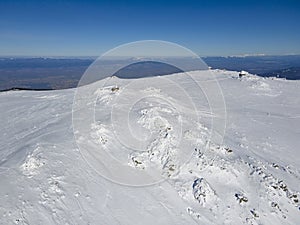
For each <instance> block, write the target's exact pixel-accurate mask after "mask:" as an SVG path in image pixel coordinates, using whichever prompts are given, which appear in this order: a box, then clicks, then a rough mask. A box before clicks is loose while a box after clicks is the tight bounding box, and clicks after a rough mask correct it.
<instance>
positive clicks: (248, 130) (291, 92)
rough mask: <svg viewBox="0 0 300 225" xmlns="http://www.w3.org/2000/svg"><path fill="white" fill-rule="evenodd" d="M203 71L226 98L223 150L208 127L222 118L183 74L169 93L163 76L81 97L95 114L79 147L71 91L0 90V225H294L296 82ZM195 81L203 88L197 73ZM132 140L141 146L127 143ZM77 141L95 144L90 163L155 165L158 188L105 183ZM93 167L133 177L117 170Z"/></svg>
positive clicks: (115, 82) (298, 217)
mask: <svg viewBox="0 0 300 225" xmlns="http://www.w3.org/2000/svg"><path fill="white" fill-rule="evenodd" d="M211 73H213V74H214V75H215V77H216V79H217V81H218V82H219V84H220V86H221V88H222V91H223V94H224V98H225V102H226V107H227V123H226V125H227V127H226V132H225V136H224V142H223V143H222V144H219V143H215V142H213V141H211V142H210V144H209V147H208V148H207V141H208V140H213V139H211V137H210V135H211V132H210V131H211V120H212V118H216V119H218V116H220V115H218V114H215V113H212V112H211V111H210V110H209V105H208V104H207V101H205V98H204V97H203V96H202V95H201V94H199V93H195V92H194V91H196V90H197V89H196V88H195V86H193V84H194V81H193V80H192V79H188V78H187V77H186V76H185V75H184V74H182V73H179V74H174V75H170V76H168V79H170V80H171V81H174V86H168V87H169V88H168V89H167V88H166V89H163V88H159V87H158V86H157V85H155V84H156V83H155V82H156V81H158V80H159V81H161V79H160V78H159V77H151V78H142V79H138V81H136V82H137V83H138V84H140V86H139V89H138V90H137V89H135V88H128V86H126V85H127V84H128V81H127V80H126V79H120V78H117V77H113V78H109V79H107V80H103V81H100V82H105V85H102V86H101V85H100V86H101V87H99V83H98V84H97V88H96V90H95V91H94V92H90V93H89V94H91V96H97V98H96V101H95V102H93V101H91V102H88V105H85V107H89V106H90V105H89V104H91V106H93V107H94V108H95V116H94V120H93V122H92V123H91V124H86V125H87V126H86V128H87V131H88V132H87V133H86V134H85V135H78V136H77V138H78V139H76V140H75V139H74V135H73V126H72V106H73V105H72V104H73V97H74V94H75V90H64V91H49V92H33V91H18V92H3V93H0V104H1V109H2V110H1V113H0V115H1V117H0V122H1V125H2V128H1V135H0V143H1V145H0V156H1V158H0V166H1V168H0V180H1V185H0V224H8V225H9V224H30V225H32V224H72V225H73V224H107V225H114V224H122V225H129V224H130V225H131V224H141V225H145V224H154V223H155V224H162V225H166V224H167V225H174V224H178V225H182V224H238V225H240V224H297V223H298V221H300V208H299V207H300V204H299V196H300V193H299V191H300V189H299V182H300V171H299V168H300V161H299V156H300V152H299V146H300V141H299V126H300V108H299V107H300V104H299V103H300V102H299V101H300V100H299V99H300V96H299V94H300V83H299V82H298V81H286V80H281V79H276V78H266V79H264V78H260V77H257V76H254V75H251V74H248V75H246V76H243V77H242V78H239V76H238V72H232V71H221V70H213V71H211ZM201 74H202V76H201ZM192 75H193V79H195V81H197V79H201V82H203V81H204V76H203V71H195V72H193V73H192ZM145 82H147V85H144V86H143V83H145ZM177 82H181V84H183V85H186V86H185V87H191V89H190V93H191V94H194V97H195V98H196V97H197V96H199V98H198V99H196V102H197V104H198V103H199V106H201V107H200V108H198V110H197V112H198V114H199V115H200V116H199V119H195V118H197V117H195V114H194V113H195V111H194V110H192V109H191V108H190V106H191V104H189V103H188V102H186V99H185V98H184V97H180V96H181V93H180V92H179V91H178V92H176V93H175V95H174V94H173V95H172V96H171V95H170V94H169V92H171V90H172V88H175V87H176V86H175V85H176V83H177ZM190 82H191V84H190ZM206 82H210V81H209V79H207V80H206ZM150 84H153V85H150ZM91 85H93V84H91ZM94 85H96V84H94ZM151 86H152V87H151ZM143 87H145V88H143ZM193 88H195V89H193ZM176 90H177V88H176ZM176 94H177V95H176ZM136 96H137V97H141V96H146V97H145V98H143V100H142V101H136V102H135V104H133V106H132V107H131V108H130V111H129V112H130V113H129V114H127V115H126V117H127V116H128V117H127V118H126V120H127V121H129V128H130V129H131V132H132V133H129V132H128V130H126V129H125V128H124V127H123V122H124V121H123V119H125V116H124V114H123V113H124V111H122V110H125V111H126V110H127V108H126V107H127V105H126V104H127V103H128V100H130V99H132V98H135V97H136ZM201 103H202V104H201ZM77 109H78V110H79V111H78V112H80V110H81V108H80V107H79V108H77ZM215 112H217V110H216V111H215ZM111 113H112V114H113V115H112V116H111ZM82 119H83V120H84V117H83V118H82ZM75 133H76V129H75ZM132 134H134V135H136V136H135V137H136V142H135V143H139V144H140V145H138V146H137V145H133V144H132V143H133V142H129V143H128V140H131V138H132V136H131V135H132ZM75 136H76V134H75ZM149 137H150V138H149ZM86 140H88V141H89V143H86ZM143 140H147V142H146V141H143ZM77 141H81V142H82V143H85V144H86V146H93V147H94V149H93V150H95V152H94V157H98V156H99V155H98V152H99V154H100V156H101V154H102V152H106V153H108V154H109V155H110V156H111V157H112V158H114V159H115V160H116V162H118V163H120V164H122V165H124V166H126V167H130V168H131V169H132V170H134V171H142V172H141V174H145V171H146V173H148V171H149V173H151V170H152V168H157V169H158V171H159V172H161V174H160V176H161V177H163V178H164V179H163V180H162V181H161V182H159V183H155V184H153V185H150V186H149V185H148V186H143V187H134V186H127V185H124V184H123V185H120V184H118V183H116V182H114V181H111V180H109V179H106V178H104V177H103V176H101V174H99V173H98V171H97V170H96V169H95V168H94V167H93V166H94V165H91V164H89V163H88V161H87V160H86V158H84V157H83V156H82V151H81V149H79V148H78V145H77ZM144 142H146V144H144ZM128 145H129V147H130V148H131V147H135V148H136V151H128V150H127V149H126V146H127V147H128ZM132 145H133V146H132ZM139 149H145V151H138V150H139ZM182 154H183V155H184V154H187V155H184V157H183V155H182ZM182 157H183V158H184V160H182ZM98 162H101V160H100V161H98ZM106 166H111V167H108V168H106ZM100 167H101V168H102V169H105V168H106V169H107V171H106V172H107V174H109V173H110V172H115V173H119V174H118V175H120V176H126V177H124V180H127V179H130V177H129V176H130V174H127V173H126V172H127V171H120V170H119V169H120V167H119V165H109V164H107V165H100ZM114 168H117V170H114ZM150 175H153V174H150ZM156 175H157V174H154V176H156Z"/></svg>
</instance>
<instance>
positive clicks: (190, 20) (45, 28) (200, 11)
mask: <svg viewBox="0 0 300 225" xmlns="http://www.w3.org/2000/svg"><path fill="white" fill-rule="evenodd" d="M299 21H300V1H297V0H296V1H293V0H285V1H276V0H273V1H263V0H262V1H256V0H252V1H248V0H246V1H243V0H240V1H230V0H229V1H214V0H212V1H208V0H205V1H201V0H198V1H197V0H195V1H192V0H185V1H175V0H173V1H163V0H161V1H155V0H152V1H150V0H149V1H143V0H140V1H130V0H128V1H91V0H86V1H79V0H74V1H62V0H61V1H56V0H52V1H43V0H41V1H35V0H27V1H14V0H11V1H4V0H1V1H0V55H28V56H91V55H92V56H98V55H101V54H102V53H104V52H105V51H107V50H109V49H111V48H113V47H116V46H118V45H120V44H124V43H127V42H131V41H138V40H145V39H146V40H149V39H155V40H165V41H171V42H175V43H178V44H180V45H183V46H185V47H188V48H190V49H191V50H193V51H194V52H196V53H197V54H199V55H201V56H207V55H240V54H256V53H264V54H271V55H280V54H300V29H299Z"/></svg>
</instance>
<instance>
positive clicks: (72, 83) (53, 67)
mask: <svg viewBox="0 0 300 225" xmlns="http://www.w3.org/2000/svg"><path fill="white" fill-rule="evenodd" d="M202 59H203V60H204V61H205V62H206V63H207V64H208V66H210V67H212V68H213V69H225V70H234V71H240V70H246V71H248V72H250V73H252V74H257V75H259V76H263V77H270V76H274V77H281V78H286V79H291V80H294V79H300V55H291V56H245V57H239V56H234V57H203V58H202ZM93 61H94V58H93V57H90V58H88V57H86V58H61V57H60V58H29V57H23V58H18V57H16V58H9V57H2V58H0V90H6V89H11V88H17V89H20V88H27V89H65V88H73V87H76V86H77V84H78V81H79V80H80V78H81V76H82V75H83V73H84V71H85V70H86V69H87V68H88V67H89V65H91V63H92V62H93ZM107 63H108V64H111V65H113V64H116V63H118V60H111V61H108V62H107ZM179 71H180V70H178V69H177V68H174V67H173V66H170V65H166V64H161V63H156V62H147V63H140V64H134V65H132V66H129V67H128V68H124V69H122V70H120V71H118V73H117V74H116V75H118V76H119V77H125V76H126V77H131V78H136V77H139V76H151V75H163V74H172V73H175V72H179Z"/></svg>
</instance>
